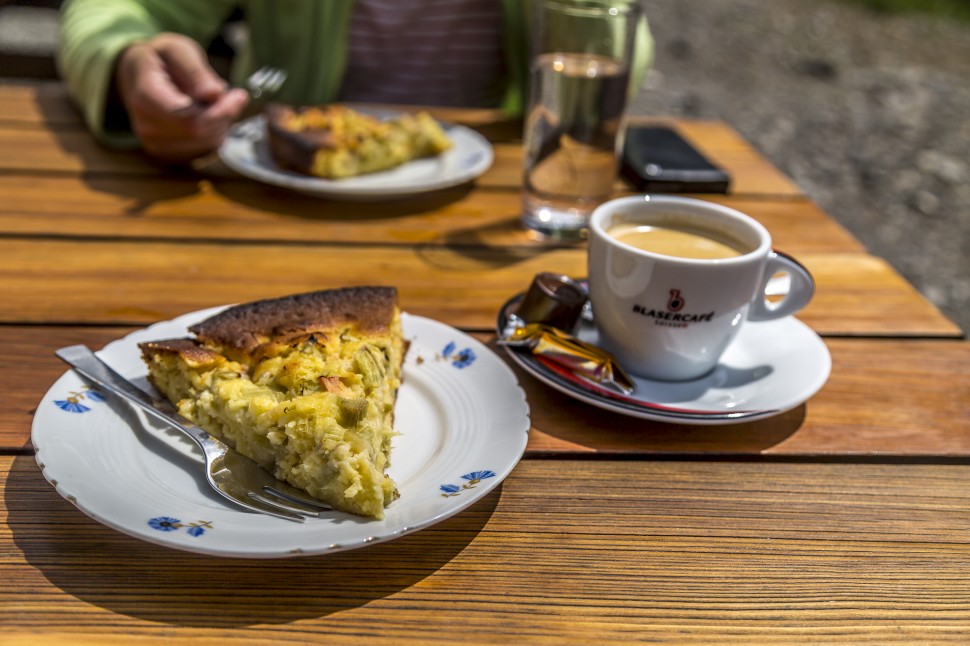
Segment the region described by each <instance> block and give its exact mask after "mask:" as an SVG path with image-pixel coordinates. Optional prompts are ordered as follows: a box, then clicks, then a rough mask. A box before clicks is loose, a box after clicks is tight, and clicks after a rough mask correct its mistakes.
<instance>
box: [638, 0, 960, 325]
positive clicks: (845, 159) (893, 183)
mask: <svg viewBox="0 0 970 646" xmlns="http://www.w3.org/2000/svg"><path fill="white" fill-rule="evenodd" d="M646 6H647V12H648V16H649V18H650V21H651V27H652V30H653V32H654V37H655V39H656V41H657V51H656V59H655V64H654V69H653V70H652V71H651V73H650V74H649V76H648V77H647V79H646V80H645V83H644V88H643V91H642V92H641V93H640V95H639V96H638V98H637V100H636V101H635V102H634V105H633V108H632V110H633V111H634V112H635V113H636V114H671V115H677V116H684V117H698V118H719V119H723V120H724V121H726V122H727V123H729V124H731V125H732V126H733V127H734V128H735V129H736V130H738V131H739V132H740V133H741V134H742V135H743V136H744V137H745V138H746V139H747V140H748V141H750V142H751V143H752V144H754V146H755V147H756V148H758V149H759V150H760V151H761V152H762V153H763V154H764V155H765V156H766V157H768V158H769V159H771V160H772V162H774V163H775V165H776V166H778V167H779V168H781V169H782V170H784V171H785V172H786V173H787V174H788V175H789V176H790V177H792V178H793V179H794V180H795V181H796V182H797V183H798V185H799V186H801V187H802V189H803V190H805V192H806V193H807V194H808V195H809V196H810V197H811V198H812V199H813V200H815V201H816V202H817V203H818V204H819V205H820V206H821V207H822V208H823V209H824V210H825V211H826V212H828V213H829V214H831V215H832V216H833V217H835V218H836V219H837V220H838V221H839V222H841V223H842V224H843V226H845V227H846V228H847V229H849V230H850V231H851V232H852V233H853V234H854V235H855V236H856V237H857V238H858V239H860V240H861V241H862V243H863V244H864V245H865V246H866V248H867V249H869V251H870V252H872V253H873V254H874V255H877V256H881V257H883V258H885V259H887V260H888V261H889V262H890V263H891V264H892V265H893V266H894V267H895V268H896V269H897V270H898V271H899V272H900V273H901V274H903V275H904V276H905V277H906V278H907V279H908V280H909V281H910V282H912V283H913V284H914V285H916V287H917V288H918V289H919V290H920V291H921V292H922V293H923V294H924V295H925V296H926V297H927V298H928V299H929V300H930V301H932V302H933V303H934V304H936V305H937V306H938V307H939V308H940V309H941V310H943V312H944V313H946V314H947V315H948V316H949V317H950V318H951V319H953V320H954V321H955V322H956V323H957V324H958V325H960V327H961V328H962V329H963V330H964V332H970V24H967V23H960V22H946V21H943V20H940V19H937V18H934V17H932V16H924V15H915V14H906V15H887V14H882V13H874V12H871V11H869V10H866V9H863V8H859V7H857V6H855V5H848V4H842V3H840V2H836V1H834V0H771V1H770V2H765V1H764V0H705V2H703V3H695V2H681V1H679V0H646Z"/></svg>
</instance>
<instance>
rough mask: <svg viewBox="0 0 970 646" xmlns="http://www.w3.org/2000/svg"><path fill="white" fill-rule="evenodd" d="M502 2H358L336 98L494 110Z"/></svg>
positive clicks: (500, 82) (500, 72) (501, 69)
mask: <svg viewBox="0 0 970 646" xmlns="http://www.w3.org/2000/svg"><path fill="white" fill-rule="evenodd" d="M502 22H503V21H502V3H501V2H500V1H499V0H356V2H355V4H354V14H353V17H352V18H351V23H350V43H349V52H348V58H347V71H346V74H345V76H344V81H343V87H342V88H341V91H340V100H341V101H359V102H371V103H401V104H424V105H441V106H462V107H495V106H496V105H498V104H499V102H500V101H501V99H502V95H503V88H504V75H505V63H504V54H503V47H502Z"/></svg>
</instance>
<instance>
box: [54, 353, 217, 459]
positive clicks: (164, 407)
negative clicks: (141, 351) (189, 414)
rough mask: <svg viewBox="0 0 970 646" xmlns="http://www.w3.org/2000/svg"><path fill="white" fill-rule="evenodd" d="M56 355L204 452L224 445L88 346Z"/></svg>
mask: <svg viewBox="0 0 970 646" xmlns="http://www.w3.org/2000/svg"><path fill="white" fill-rule="evenodd" d="M54 354H55V355H57V356H58V358H60V359H61V360H62V361H64V362H65V363H67V364H68V365H70V366H71V367H72V368H74V369H75V370H76V371H78V372H79V373H80V374H81V375H83V376H84V377H86V378H87V379H89V380H91V381H93V382H94V383H95V384H97V385H98V386H100V387H102V388H104V389H105V390H107V391H109V392H111V393H114V394H115V395H117V396H119V397H121V398H123V399H125V400H127V401H128V402H130V403H132V404H134V405H136V406H138V407H139V408H141V409H142V410H144V411H145V412H146V413H148V414H149V415H151V416H153V417H155V418H156V419H159V420H161V421H162V422H165V423H166V424H168V425H169V426H171V427H173V428H176V429H178V430H180V431H182V432H183V433H185V434H186V435H188V436H189V437H190V438H192V439H193V440H195V442H196V443H197V444H198V445H199V448H201V449H202V450H203V451H205V450H206V449H207V445H209V446H211V445H213V444H215V445H217V446H220V445H222V442H220V441H219V440H217V439H216V438H214V437H212V436H211V435H209V434H208V433H207V432H206V431H204V430H202V429H201V428H199V427H198V426H196V425H195V424H193V423H192V422H190V421H189V420H187V419H185V418H184V417H182V416H181V415H179V414H178V412H177V411H176V410H175V407H174V406H172V405H171V404H170V403H169V402H168V400H165V399H161V398H157V397H152V396H151V395H149V394H148V393H146V392H145V391H144V390H142V389H141V388H139V387H138V386H136V385H135V384H133V383H131V382H130V381H128V380H127V379H125V378H124V377H122V376H121V375H119V374H118V373H117V372H115V371H114V370H113V369H112V368H111V367H110V366H108V364H106V363H105V362H103V361H102V360H101V359H99V358H98V356H97V355H96V354H94V353H93V352H91V350H90V349H88V347H87V346H84V345H72V346H68V347H66V348H61V349H60V350H56V351H55V352H54Z"/></svg>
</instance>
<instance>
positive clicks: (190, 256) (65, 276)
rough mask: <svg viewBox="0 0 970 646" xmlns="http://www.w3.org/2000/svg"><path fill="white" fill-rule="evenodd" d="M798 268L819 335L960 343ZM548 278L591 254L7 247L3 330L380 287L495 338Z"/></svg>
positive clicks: (918, 316) (8, 242)
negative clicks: (523, 295) (529, 291)
mask: <svg viewBox="0 0 970 646" xmlns="http://www.w3.org/2000/svg"><path fill="white" fill-rule="evenodd" d="M799 258H800V260H801V261H802V262H803V263H804V264H805V265H806V266H807V267H808V268H809V270H810V271H811V272H812V273H813V275H814V277H815V279H816V281H817V284H818V287H817V292H816V296H815V298H814V299H813V301H812V302H811V303H810V304H809V306H808V307H807V308H806V309H805V310H804V311H803V312H802V313H800V318H802V320H804V321H805V322H806V323H808V324H809V325H810V326H812V327H813V328H814V329H815V330H816V331H818V332H819V333H821V334H853V335H873V334H874V335H879V334H894V335H907V336H912V335H926V336H949V337H959V336H960V334H961V332H960V330H959V328H958V327H956V326H955V325H954V324H953V323H952V322H951V321H949V319H947V318H946V317H945V316H943V314H942V313H940V312H939V310H937V309H936V308H935V307H934V306H933V305H932V304H930V303H929V301H927V300H926V299H924V298H923V297H922V296H921V295H920V294H919V292H917V291H916V290H915V289H914V288H913V287H912V286H911V285H909V283H907V282H906V281H905V280H904V279H903V278H902V277H901V276H899V274H898V273H896V272H895V270H893V269H892V267H890V266H889V265H888V264H887V263H885V262H884V261H882V260H880V259H878V258H874V257H872V256H868V255H865V254H861V253H849V254H800V255H799ZM540 271H556V272H560V273H564V274H567V275H571V276H584V275H585V274H586V251H585V249H584V248H581V247H577V248H549V249H539V248H533V249H529V248H520V249H515V248H484V247H478V248H468V247H461V246H456V247H446V246H438V245H427V246H420V245H419V246H416V247H397V246H389V247H380V246H365V245H270V244H262V245H250V244H238V245H218V244H211V243H199V244H178V243H174V242H172V243H169V242H156V243H151V244H144V243H138V242H129V241H120V242H114V241H89V242H86V243H84V244H78V243H77V242H75V241H71V240H45V241H40V240H21V239H0V302H4V303H7V304H8V305H7V307H5V309H4V311H3V312H2V313H0V323H68V324H76V323H81V322H86V323H94V324H142V323H152V322H155V321H159V320H166V319H169V318H172V317H174V316H176V315H179V314H184V313H186V312H191V311H195V310H199V309H203V308H206V307H212V306H214V305H220V304H225V303H236V302H242V301H248V300H255V299H258V298H269V297H273V296H281V295H284V294H291V293H298V292H303V291H313V290H316V289H325V288H332V287H341V286H346V285H361V284H374V283H380V284H388V285H394V286H396V287H397V288H398V290H399V292H400V295H401V303H402V306H403V307H404V308H405V310H407V311H409V312H411V313H413V314H419V315H422V316H428V317H431V318H435V319H438V320H440V321H442V322H445V323H448V324H449V325H453V326H456V327H463V328H472V329H479V330H481V329H485V330H488V329H492V328H493V327H494V325H495V320H496V316H497V313H498V310H499V308H500V307H501V306H502V304H504V303H505V302H506V301H507V300H508V299H509V298H511V297H512V296H514V295H515V294H517V293H519V292H521V291H523V290H525V289H526V288H527V287H528V285H529V282H530V281H531V279H532V277H533V276H534V275H535V274H536V273H538V272H540ZM119 272H120V273H119ZM847 276H851V277H852V279H851V280H847V279H846V277H847ZM874 295H876V296H877V297H876V296H874Z"/></svg>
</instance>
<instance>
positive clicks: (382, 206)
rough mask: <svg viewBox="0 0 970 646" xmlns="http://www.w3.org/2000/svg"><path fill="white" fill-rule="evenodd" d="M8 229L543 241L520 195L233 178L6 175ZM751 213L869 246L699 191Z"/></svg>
mask: <svg viewBox="0 0 970 646" xmlns="http://www.w3.org/2000/svg"><path fill="white" fill-rule="evenodd" d="M0 194H2V195H3V196H4V199H3V203H2V204H0V234H4V233H8V234H16V235H50V234H56V235H60V236H75V237H78V238H84V237H103V236H106V235H110V236H114V237H121V238H132V239H135V238H165V239H173V240H174V239H186V240H249V241H258V240H262V241H267V242H274V241H275V242H281V241H288V242H333V243H337V242H387V243H396V244H416V243H421V244H426V243H433V244H452V245H457V244H462V245H471V244H477V245H485V246H490V247H495V246H499V245H533V246H538V245H540V244H541V242H539V241H536V240H535V239H534V237H533V236H530V235H529V234H528V233H526V231H525V230H524V229H523V227H522V226H521V224H520V222H519V213H520V209H521V199H520V197H519V195H518V193H517V192H510V191H490V190H476V191H469V190H468V188H467V187H459V188H456V189H453V190H449V191H444V192H440V193H437V194H435V195H431V196H425V197H417V198H414V199H409V200H396V201H392V202H371V203H360V202H332V201H326V200H320V199H317V198H313V197H309V196H304V195H300V194H295V193H289V192H286V191H283V190H282V189H271V188H267V187H264V186H262V185H259V184H256V183H248V182H247V183H239V182H235V181H228V180H225V179H224V178H212V179H208V180H206V179H203V180H198V179H193V178H183V179H178V178H164V179H163V178H153V177H128V178H119V177H99V178H79V177H30V178H23V177H17V176H9V175H8V176H4V175H0ZM698 197H700V198H701V199H706V200H710V201H715V202H719V203H722V204H726V205H728V206H732V207H734V208H736V209H739V210H741V211H744V212H745V213H748V214H750V215H751V216H752V217H754V218H756V219H758V220H759V221H761V222H762V223H763V224H765V226H767V227H768V229H769V230H770V231H772V234H773V236H774V237H775V243H776V246H778V247H780V248H783V249H786V250H788V251H790V252H791V253H800V252H803V251H823V250H824V251H829V252H844V251H861V250H862V246H861V245H860V244H859V242H858V241H857V240H856V239H855V238H853V237H852V235H851V234H850V233H848V231H846V230H845V229H844V228H843V227H841V226H840V225H838V224H837V223H836V222H835V221H834V220H832V219H831V218H830V217H828V216H827V215H826V214H825V213H824V212H822V211H821V210H820V209H819V208H818V207H817V206H816V205H815V204H813V203H812V202H809V201H806V200H792V201H782V202H778V201H765V200H760V199H750V198H747V199H746V198H740V197H727V196H713V195H705V196H698Z"/></svg>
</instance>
